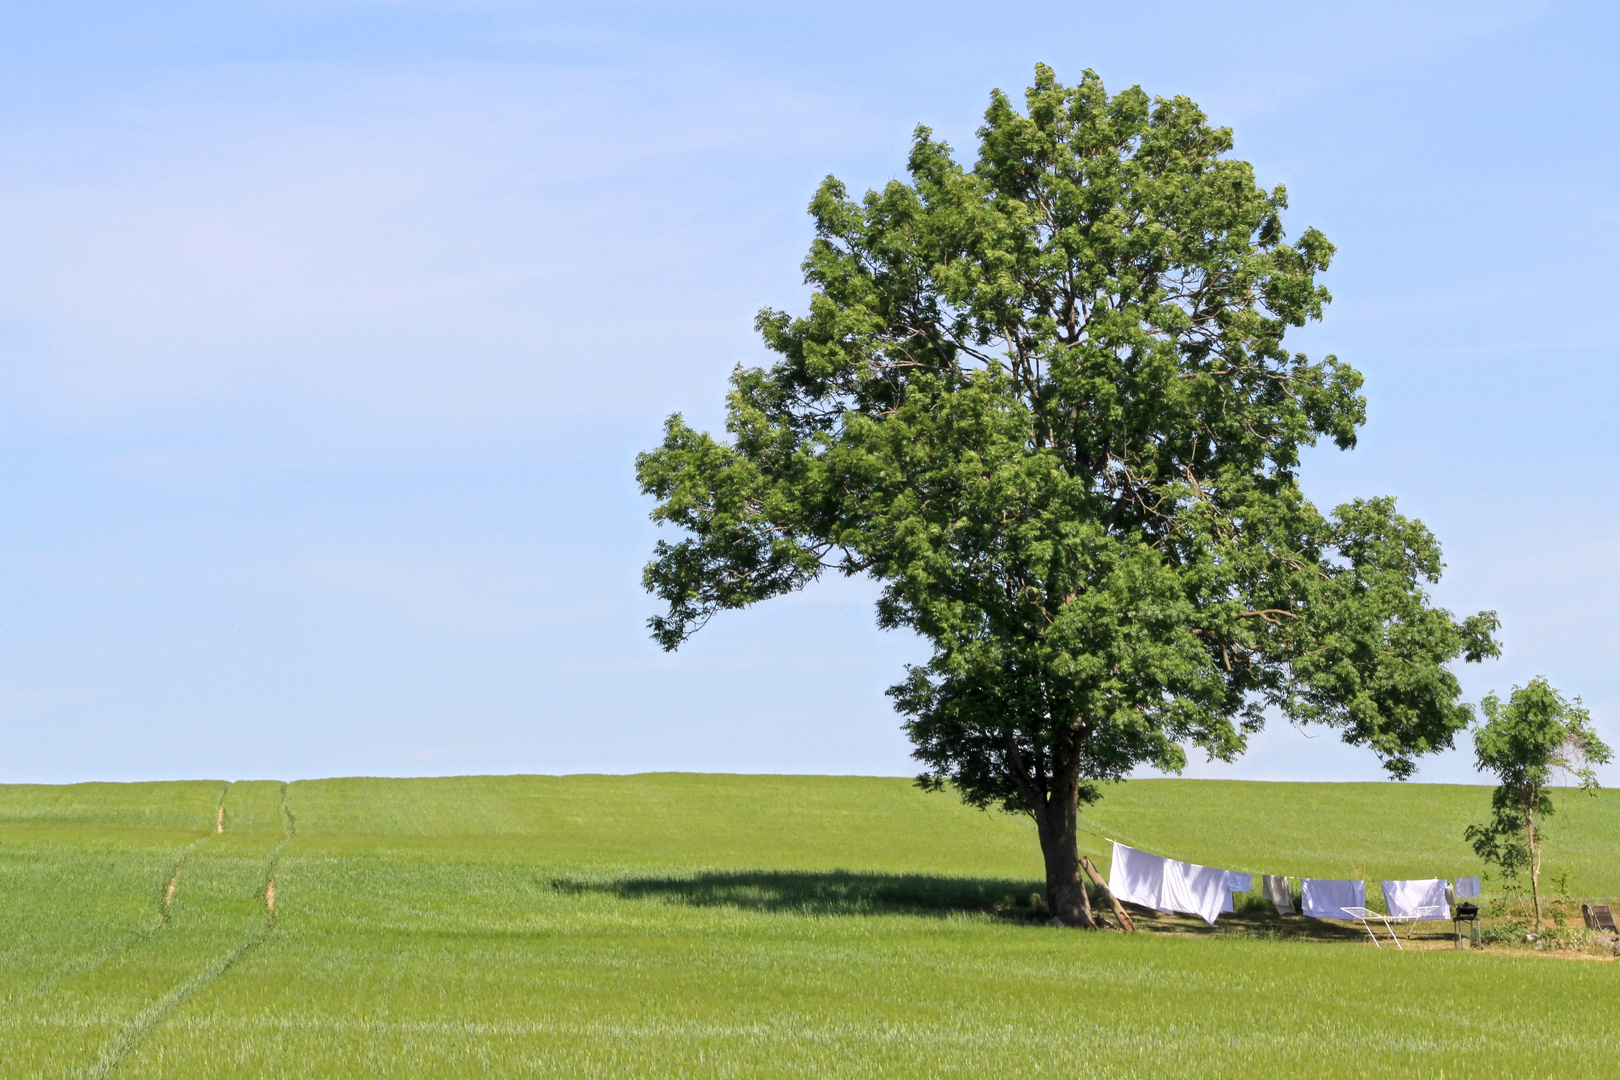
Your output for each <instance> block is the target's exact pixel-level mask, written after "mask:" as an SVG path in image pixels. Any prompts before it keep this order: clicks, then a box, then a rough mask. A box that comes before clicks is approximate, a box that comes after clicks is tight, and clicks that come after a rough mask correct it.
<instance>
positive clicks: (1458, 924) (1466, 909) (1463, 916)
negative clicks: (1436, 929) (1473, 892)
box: [1451, 903, 1479, 949]
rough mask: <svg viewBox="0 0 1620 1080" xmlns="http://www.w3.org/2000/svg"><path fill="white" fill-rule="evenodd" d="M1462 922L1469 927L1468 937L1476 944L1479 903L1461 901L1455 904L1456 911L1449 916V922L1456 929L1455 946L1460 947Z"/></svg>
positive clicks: (1477, 938)
mask: <svg viewBox="0 0 1620 1080" xmlns="http://www.w3.org/2000/svg"><path fill="white" fill-rule="evenodd" d="M1463 923H1468V924H1469V927H1470V937H1471V938H1472V939H1473V941H1474V943H1475V944H1476V945H1477V944H1478V943H1479V905H1478V904H1469V903H1462V904H1458V905H1457V913H1456V914H1455V915H1453V916H1452V917H1451V924H1452V926H1454V927H1455V928H1456V930H1457V948H1459V949H1460V948H1462V942H1463Z"/></svg>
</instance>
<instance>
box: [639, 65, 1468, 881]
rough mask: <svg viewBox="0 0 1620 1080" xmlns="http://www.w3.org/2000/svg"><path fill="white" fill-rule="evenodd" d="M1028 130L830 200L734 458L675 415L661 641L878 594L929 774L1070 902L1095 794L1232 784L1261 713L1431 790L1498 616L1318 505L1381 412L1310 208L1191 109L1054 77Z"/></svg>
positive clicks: (1382, 534)
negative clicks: (1319, 458) (833, 576)
mask: <svg viewBox="0 0 1620 1080" xmlns="http://www.w3.org/2000/svg"><path fill="white" fill-rule="evenodd" d="M1026 105H1027V108H1026V110H1025V111H1024V112H1022V113H1021V112H1019V111H1018V110H1017V109H1015V108H1014V106H1013V105H1012V103H1011V102H1010V101H1009V100H1008V99H1007V98H1006V97H1005V96H1004V95H1003V94H1001V93H1000V92H999V91H998V92H996V93H995V94H993V95H992V97H991V102H990V107H989V109H988V111H987V112H986V114H985V120H984V125H983V127H981V129H980V130H979V139H980V146H979V157H978V161H977V162H976V163H975V164H974V166H973V167H972V168H971V169H968V168H964V167H963V166H962V165H961V164H959V163H958V162H957V161H956V160H955V159H954V157H953V156H952V152H951V149H950V147H948V146H947V145H945V144H944V143H943V142H940V141H938V140H936V139H935V138H934V137H933V135H932V133H931V132H930V131H929V130H928V129H927V128H922V127H919V128H918V129H917V132H916V135H915V138H914V141H913V144H912V149H911V155H910V161H909V163H908V168H909V173H910V180H909V182H902V181H899V180H896V181H892V182H890V183H889V184H888V185H886V186H885V187H884V188H883V189H882V190H880V191H873V192H869V193H867V194H866V196H865V197H863V198H861V199H859V200H856V199H853V198H851V197H850V196H849V195H848V193H847V191H846V189H845V188H844V186H843V185H842V184H841V183H839V182H838V181H837V180H836V179H833V178H831V177H829V178H828V179H827V180H826V181H825V182H824V183H823V184H822V185H821V187H820V189H819V190H818V191H817V193H816V195H815V197H814V199H813V201H812V202H811V205H810V213H811V215H812V217H813V218H814V221H815V228H816V237H815V241H814V243H813V244H812V246H811V249H810V253H809V255H808V257H807V258H806V260H805V262H804V272H805V278H806V281H807V283H808V284H809V285H810V286H811V289H812V295H811V298H810V305H809V311H808V313H807V314H805V315H803V316H800V317H792V316H789V315H788V314H785V313H783V312H779V311H774V310H766V311H763V312H761V314H760V316H759V318H758V321H757V325H758V328H759V331H760V333H761V334H762V336H763V338H764V341H765V343H766V345H767V346H768V347H769V348H770V349H771V350H772V351H774V352H775V353H777V354H778V359H777V361H776V362H775V363H774V364H773V365H772V366H771V367H770V368H768V369H761V368H739V369H738V370H737V371H736V372H735V373H734V374H733V377H732V390H731V393H730V395H729V397H728V413H727V421H726V426H727V430H728V432H729V435H730V439H729V441H725V442H722V441H719V440H717V439H715V438H713V437H712V436H710V435H708V434H706V433H701V432H698V431H696V430H694V429H692V428H691V427H690V426H688V425H687V424H686V423H685V422H684V421H683V420H682V419H681V417H680V416H678V415H677V416H673V417H671V418H670V419H669V421H668V422H667V425H666V428H665V436H664V441H663V444H662V445H661V446H660V447H658V448H657V449H656V450H653V451H651V452H648V453H645V454H643V455H641V456H640V458H639V459H638V461H637V467H638V476H639V479H640V483H641V486H642V489H643V491H644V492H646V493H647V494H650V495H653V496H654V497H655V498H656V499H657V506H656V508H655V510H654V511H653V517H654V519H655V520H657V521H659V522H665V523H669V524H671V525H674V526H677V527H679V528H680V529H682V530H683V531H684V532H685V533H686V536H685V538H684V539H681V540H679V541H678V542H676V543H669V542H666V541H661V542H659V544H658V546H657V549H656V552H655V557H654V560H653V561H652V563H651V564H650V565H649V566H648V567H647V570H646V574H645V582H646V585H647V587H648V588H649V589H650V590H651V591H652V592H654V593H655V594H656V595H658V596H659V597H660V598H661V599H663V600H665V601H667V603H668V605H669V606H668V611H667V613H666V614H664V615H661V616H658V617H655V618H654V619H653V620H652V621H651V627H652V630H653V633H654V636H655V637H656V638H657V640H658V641H659V642H660V643H661V644H662V645H663V646H664V647H665V648H670V649H673V648H675V647H677V646H678V645H679V644H680V643H681V642H682V641H684V640H685V639H686V638H687V637H688V636H689V635H690V634H691V633H693V632H694V631H695V630H696V629H697V628H698V627H700V626H702V625H703V624H704V623H705V622H706V621H707V620H708V619H709V618H710V617H712V616H713V615H714V614H715V613H716V612H719V611H722V610H726V609H734V608H741V607H744V606H747V605H749V604H752V603H754V602H756V601H759V600H762V599H765V598H767V597H770V596H775V595H779V594H782V593H785V592H789V591H791V590H794V589H798V588H800V587H802V586H804V585H805V584H807V583H809V582H811V581H813V580H815V579H816V578H818V577H819V576H820V575H821V574H822V573H824V572H825V571H827V570H829V569H835V570H837V571H840V572H842V573H844V574H850V575H855V574H865V575H870V576H871V577H872V578H874V579H876V580H877V581H879V582H881V583H882V587H883V588H882V594H881V598H880V600H879V602H878V621H879V624H880V625H881V626H883V627H886V628H899V627H905V628H909V629H911V630H914V631H916V632H917V633H918V634H920V635H921V636H922V637H923V638H924V639H926V640H927V641H928V643H929V644H930V645H931V647H932V650H933V652H932V657H931V659H930V660H929V661H928V662H927V663H926V664H923V665H920V666H917V667H914V668H912V669H911V670H910V671H909V672H908V675H907V677H906V678H905V679H904V680H903V681H902V682H900V683H899V684H898V685H896V686H895V687H893V688H892V689H891V690H890V694H891V696H892V697H893V699H894V701H895V703H896V706H897V708H898V709H899V711H900V712H901V713H902V714H903V715H904V716H905V717H906V718H907V720H906V727H907V730H908V732H909V734H910V736H911V738H912V740H913V742H914V744H915V747H916V750H915V756H916V757H917V758H918V759H919V760H920V761H921V762H922V764H923V766H924V770H925V771H924V773H923V775H922V778H921V779H922V782H923V783H924V784H926V785H932V786H939V785H941V784H943V783H947V782H948V783H951V784H954V785H955V786H956V787H958V788H959V789H960V790H961V792H962V793H963V795H964V797H965V798H966V799H967V800H968V801H969V802H972V803H974V804H977V805H981V806H988V805H999V806H1003V807H1005V808H1008V809H1011V810H1016V811H1021V812H1025V813H1029V814H1031V815H1032V816H1034V818H1035V819H1036V822H1037V824H1038V825H1039V826H1040V831H1041V836H1042V844H1043V848H1045V849H1046V851H1047V856H1048V869H1049V892H1051V890H1052V888H1053V887H1054V882H1053V879H1052V877H1051V875H1052V873H1057V874H1058V875H1059V876H1060V877H1065V878H1066V876H1067V875H1068V873H1069V870H1068V868H1067V861H1069V856H1064V855H1063V851H1064V849H1066V850H1067V852H1068V853H1069V855H1070V856H1072V852H1073V850H1074V841H1073V823H1074V815H1075V806H1076V804H1077V802H1078V801H1085V800H1090V799H1093V798H1095V797H1096V795H1097V793H1098V789H1097V786H1096V785H1097V782H1098V781H1102V780H1108V779H1118V778H1121V777H1124V776H1125V775H1127V774H1128V773H1129V772H1130V771H1131V770H1132V769H1133V768H1135V767H1136V766H1138V765H1139V764H1142V763H1147V764H1150V765H1152V766H1155V767H1157V768H1159V769H1163V770H1166V771H1177V770H1179V769H1180V768H1181V767H1182V766H1183V765H1184V763H1185V752H1186V751H1185V747H1187V746H1195V747H1198V748H1201V749H1202V750H1204V751H1205V752H1207V753H1208V754H1209V755H1211V756H1212V757H1215V758H1220V759H1231V758H1233V757H1235V756H1237V755H1238V754H1239V753H1241V751H1242V750H1243V748H1244V744H1245V738H1246V736H1247V735H1248V734H1249V733H1252V732H1254V731H1256V730H1258V729H1259V728H1260V727H1261V725H1262V722H1263V717H1264V713H1265V710H1266V709H1267V708H1268V707H1274V708H1277V709H1279V710H1280V711H1281V712H1282V713H1283V715H1285V716H1287V717H1288V718H1290V719H1291V720H1294V721H1296V722H1302V723H1321V724H1327V725H1331V726H1333V727H1336V728H1338V729H1339V730H1340V731H1341V733H1342V736H1343V738H1344V740H1345V741H1346V742H1349V743H1352V744H1356V745H1362V746H1367V747H1370V748H1371V749H1372V750H1373V751H1374V752H1375V753H1377V754H1378V756H1379V757H1380V759H1381V760H1382V761H1383V762H1384V764H1385V765H1386V767H1387V768H1388V769H1389V771H1390V772H1391V773H1392V774H1393V775H1395V776H1399V777H1404V776H1407V775H1409V774H1410V773H1411V771H1412V769H1413V768H1414V764H1415V758H1416V757H1417V756H1419V755H1421V754H1423V753H1426V752H1428V751H1431V750H1435V749H1439V748H1443V747H1447V746H1450V745H1451V743H1452V739H1453V736H1454V734H1455V733H1456V732H1457V731H1458V730H1460V729H1462V728H1464V727H1465V726H1466V725H1467V724H1468V722H1469V720H1470V718H1471V712H1470V710H1469V708H1468V707H1467V706H1466V705H1464V704H1462V703H1460V702H1459V701H1458V693H1459V689H1458V685H1457V682H1456V679H1455V677H1454V676H1453V675H1452V673H1451V672H1450V670H1449V669H1448V664H1449V663H1450V662H1452V661H1454V660H1456V659H1457V658H1458V657H1459V656H1461V657H1465V658H1466V659H1468V660H1478V659H1481V658H1482V657H1484V656H1488V655H1494V654H1495V653H1496V651H1497V646H1496V643H1495V641H1494V640H1493V637H1492V634H1493V632H1494V630H1495V628H1496V625H1497V624H1496V618H1495V615H1494V614H1493V613H1489V612H1483V613H1480V614H1478V615H1474V616H1470V617H1468V618H1465V619H1461V620H1458V619H1455V618H1453V617H1452V615H1451V614H1450V613H1449V612H1447V611H1444V610H1441V609H1439V608H1436V607H1434V606H1433V605H1432V604H1431V603H1430V602H1429V599H1428V596H1427V595H1426V593H1425V590H1424V585H1425V584H1426V583H1432V582H1434V581H1435V580H1437V578H1438V576H1439V574H1440V571H1441V556H1440V549H1439V546H1438V544H1437V543H1436V541H1435V539H1434V537H1433V535H1432V534H1431V533H1430V532H1429V531H1428V530H1427V529H1426V528H1425V527H1424V526H1423V525H1422V523H1421V522H1418V521H1415V520H1411V519H1408V518H1406V517H1403V516H1402V515H1400V514H1399V513H1397V512H1396V510H1395V506H1394V503H1393V501H1392V500H1390V499H1370V500H1365V501H1361V500H1358V501H1355V502H1352V503H1349V504H1346V505H1344V506H1341V507H1339V508H1337V509H1336V510H1335V511H1333V512H1332V513H1331V514H1327V515H1324V514H1322V513H1320V512H1319V511H1318V510H1317V509H1316V508H1315V507H1314V506H1313V505H1312V504H1311V503H1310V502H1309V500H1307V499H1306V498H1305V497H1304V495H1303V494H1302V492H1301V491H1300V488H1299V485H1298V482H1297V479H1296V470H1297V467H1298V465H1299V462H1300V451H1301V449H1302V448H1303V447H1306V446H1310V445H1312V444H1314V443H1315V442H1316V441H1317V440H1318V439H1319V438H1327V439H1330V440H1332V441H1333V442H1334V443H1335V444H1336V445H1337V446H1339V447H1340V448H1343V449H1348V448H1350V447H1351V446H1353V445H1354V443H1355V438H1356V430H1357V428H1358V427H1359V426H1360V425H1361V424H1362V423H1363V421H1364V419H1365V401H1364V399H1363V398H1362V397H1361V396H1360V392H1359V391H1360V387H1361V383H1362V380H1361V376H1360V374H1359V373H1358V372H1356V371H1355V370H1354V369H1353V368H1351V367H1350V366H1348V365H1346V364H1343V363H1341V362H1339V361H1338V360H1337V359H1336V358H1334V357H1332V356H1328V357H1325V358H1323V359H1321V360H1311V359H1309V358H1308V357H1306V356H1304V355H1302V354H1298V353H1290V352H1288V351H1287V350H1286V349H1285V348H1284V347H1283V335H1284V332H1285V331H1286V330H1287V328H1289V327H1297V326H1301V325H1303V324H1304V323H1305V322H1306V321H1307V320H1311V319H1318V318H1320V317H1321V314H1322V310H1323V306H1324V305H1325V304H1326V303H1327V302H1328V300H1329V296H1328V293H1327V290H1326V289H1325V288H1324V287H1323V286H1321V285H1320V284H1318V283H1317V281H1316V274H1317V273H1318V272H1319V271H1321V270H1323V269H1324V268H1326V266H1327V265H1328V261H1329V259H1330V257H1331V256H1332V254H1333V246H1332V245H1331V244H1330V243H1329V242H1328V240H1327V238H1326V237H1324V236H1323V235H1322V234H1321V233H1320V232H1318V231H1316V230H1315V229H1307V230H1305V231H1304V232H1303V233H1302V234H1300V236H1299V238H1298V239H1297V240H1295V241H1293V242H1291V243H1290V242H1289V241H1288V240H1287V239H1286V238H1285V235H1284V232H1283V228H1282V221H1281V214H1282V211H1283V209H1284V208H1285V206H1286V204H1287V199H1286V194H1285V192H1284V191H1283V189H1282V188H1280V187H1278V188H1275V189H1273V190H1270V191H1267V190H1264V189H1262V188H1260V187H1259V186H1257V184H1256V183H1255V180H1254V176H1253V172H1252V169H1251V168H1250V166H1249V165H1248V164H1247V163H1245V162H1242V161H1238V160H1234V159H1231V158H1230V157H1228V156H1226V155H1227V154H1228V152H1229V151H1230V150H1231V148H1232V136H1231V132H1230V131H1229V130H1228V129H1225V128H1215V127H1211V126H1209V124H1208V123H1207V122H1206V119H1205V117H1204V115H1203V113H1202V112H1201V111H1200V110H1199V109H1198V107H1197V106H1196V105H1194V104H1193V103H1192V102H1191V101H1189V100H1187V99H1186V98H1182V97H1178V98H1174V99H1170V100H1165V99H1149V97H1148V96H1147V95H1146V94H1144V93H1143V92H1142V91H1141V90H1140V89H1138V88H1134V87H1133V88H1132V89H1130V90H1126V91H1124V92H1123V93H1120V94H1118V95H1115V96H1112V97H1110V96H1109V95H1108V94H1107V92H1106V91H1105V89H1104V87H1103V85H1102V83H1101V81H1100V80H1099V79H1098V77H1097V76H1096V75H1095V74H1094V73H1092V72H1089V71H1088V72H1086V73H1085V75H1084V77H1083V78H1082V80H1081V81H1080V83H1079V84H1078V85H1077V86H1072V87H1068V86H1063V85H1061V84H1059V83H1058V82H1057V81H1056V80H1055V77H1054V75H1053V73H1052V71H1051V70H1050V69H1048V68H1046V67H1045V66H1041V67H1038V68H1037V69H1036V79H1035V85H1034V86H1033V87H1032V88H1031V89H1030V90H1029V91H1028V92H1027V94H1026ZM1054 851H1057V852H1058V855H1059V862H1060V863H1062V864H1064V865H1060V866H1058V867H1056V868H1055V869H1054V865H1053V862H1052V859H1053V855H1054ZM1064 887H1066V886H1064ZM1082 902H1083V900H1082Z"/></svg>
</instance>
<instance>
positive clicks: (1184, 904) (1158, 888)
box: [1108, 841, 1232, 926]
mask: <svg viewBox="0 0 1620 1080" xmlns="http://www.w3.org/2000/svg"><path fill="white" fill-rule="evenodd" d="M1108 889H1109V891H1110V892H1112V893H1113V894H1114V895H1115V896H1117V897H1118V898H1119V899H1121V900H1125V901H1128V902H1130V903H1132V904H1140V905H1142V906H1143V907H1145V908H1152V909H1153V910H1154V911H1179V912H1183V913H1184V914H1187V915H1197V916H1198V917H1199V918H1201V919H1203V920H1204V921H1205V922H1207V923H1209V924H1210V925H1211V926H1214V925H1215V919H1216V918H1217V917H1218V916H1219V915H1220V913H1221V911H1222V908H1223V906H1224V905H1226V904H1229V903H1230V902H1231V899H1232V891H1231V889H1229V888H1228V887H1227V872H1226V871H1225V870H1217V869H1215V868H1214V867H1211V866H1199V865H1198V864H1197V863H1186V862H1177V861H1176V860H1174V859H1166V858H1164V857H1163V856H1160V855H1149V854H1148V853H1147V852H1145V851H1138V850H1137V849H1136V848H1133V847H1127V846H1125V845H1124V844H1121V843H1119V842H1118V841H1114V850H1113V854H1112V856H1111V857H1110V859H1109V863H1108ZM1225 910H1227V911H1230V910H1231V908H1230V907H1227V908H1225Z"/></svg>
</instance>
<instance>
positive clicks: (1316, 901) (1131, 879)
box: [1086, 830, 1480, 926]
mask: <svg viewBox="0 0 1620 1080" xmlns="http://www.w3.org/2000/svg"><path fill="white" fill-rule="evenodd" d="M1086 831H1087V832H1090V830H1086ZM1092 835H1095V836H1097V837H1099V838H1101V839H1103V840H1106V841H1108V842H1109V843H1110V844H1112V845H1113V852H1112V856H1111V858H1110V860H1109V867H1108V888H1109V891H1110V892H1112V893H1113V894H1114V895H1115V896H1116V897H1117V898H1118V899H1120V900H1123V901H1126V902H1128V903H1132V904H1139V905H1141V906H1142V907H1146V908H1151V909H1153V910H1155V911H1163V912H1181V913H1184V914H1188V915H1197V916H1199V917H1200V918H1202V919H1203V920H1204V921H1205V922H1207V923H1209V924H1210V925H1211V926H1214V925H1215V920H1216V919H1217V918H1219V917H1220V915H1221V914H1222V913H1223V912H1229V911H1232V910H1234V903H1233V896H1232V894H1233V893H1234V892H1253V891H1255V890H1254V881H1253V875H1252V874H1251V873H1249V872H1238V871H1230V870H1222V869H1219V868H1217V867H1212V866H1203V865H1200V864H1198V863H1189V862H1182V861H1180V860H1177V859H1170V858H1166V857H1165V856H1162V855H1153V854H1150V853H1148V852H1146V851H1142V850H1140V849H1138V848H1134V847H1131V846H1130V845H1128V844H1123V843H1121V842H1120V841H1118V840H1115V839H1113V838H1112V837H1109V836H1104V835H1103V834H1101V833H1093V834H1092ZM1262 877H1263V879H1264V883H1263V888H1262V891H1263V892H1264V894H1265V896H1266V898H1267V899H1269V900H1270V901H1271V902H1272V903H1273V904H1274V905H1275V906H1276V908H1277V912H1278V914H1285V915H1292V914H1293V913H1294V904H1293V897H1292V894H1291V891H1290V889H1289V887H1288V879H1287V878H1286V877H1284V876H1282V875H1269V874H1268V875H1262ZM1239 886H1241V887H1239ZM1453 891H1454V892H1455V895H1456V897H1458V898H1463V897H1473V896H1478V895H1479V893H1480V882H1479V878H1477V877H1465V878H1457V879H1456V888H1455V890H1453V888H1452V886H1451V884H1450V883H1449V882H1448V881H1447V879H1445V878H1419V879H1416V880H1406V881H1385V882H1383V892H1384V902H1385V905H1386V906H1387V907H1388V908H1389V912H1390V914H1391V915H1392V916H1400V917H1410V918H1428V919H1450V918H1451V899H1452V894H1453ZM1366 900H1367V896H1366V882H1365V881H1359V880H1337V879H1332V878H1301V879H1300V901H1301V904H1300V906H1301V908H1302V913H1303V914H1304V915H1306V916H1308V917H1310V918H1317V919H1346V918H1356V917H1357V916H1355V915H1353V914H1351V913H1350V909H1352V908H1355V909H1361V910H1365V908H1366Z"/></svg>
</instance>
